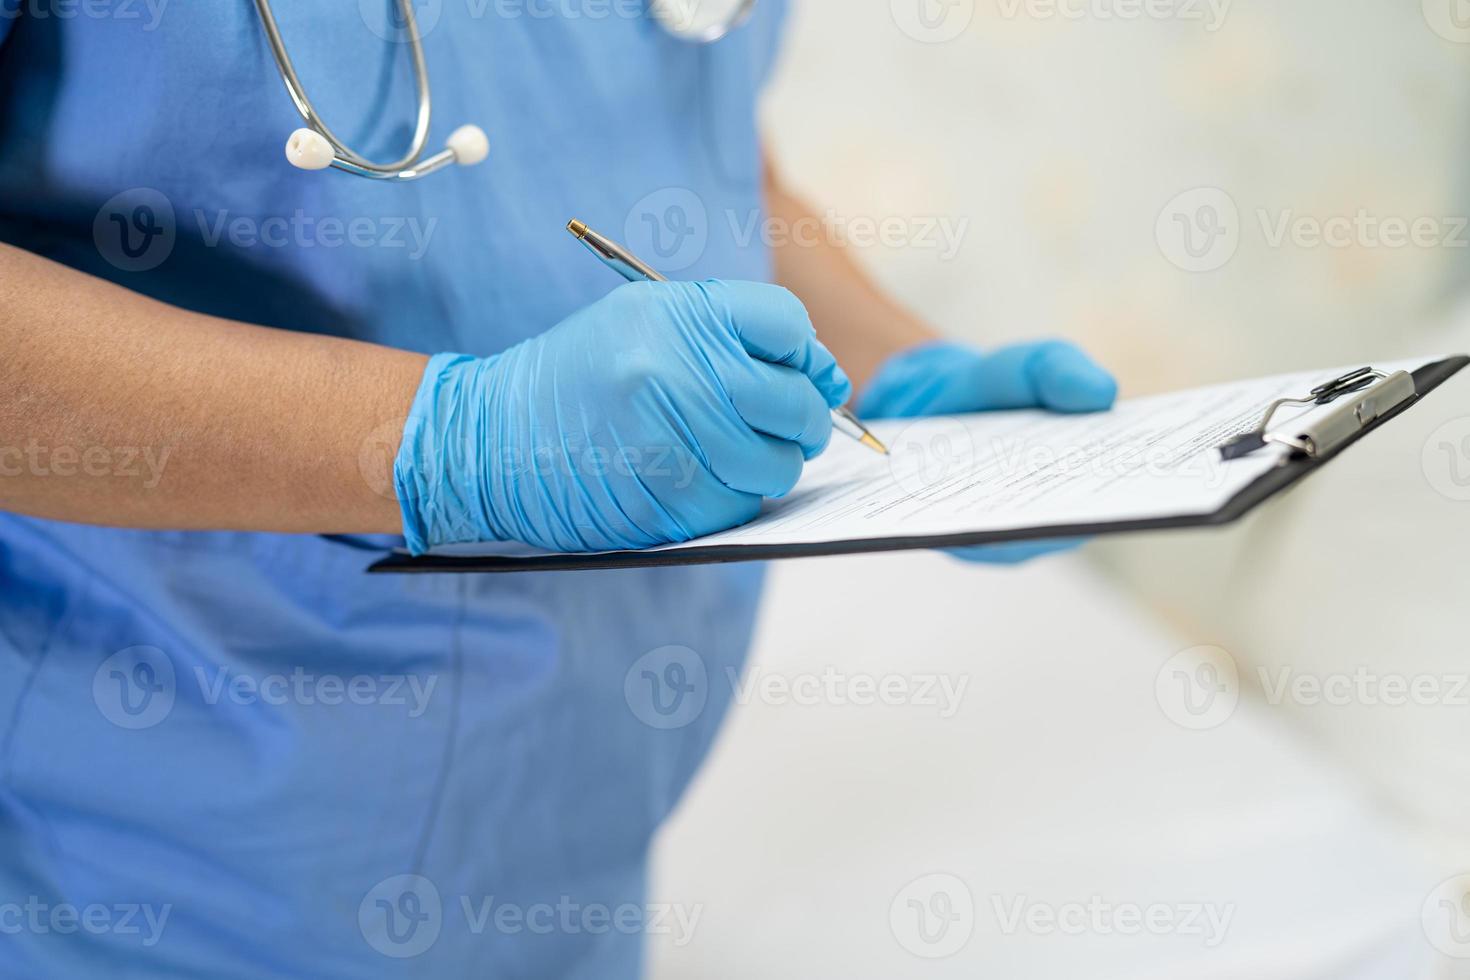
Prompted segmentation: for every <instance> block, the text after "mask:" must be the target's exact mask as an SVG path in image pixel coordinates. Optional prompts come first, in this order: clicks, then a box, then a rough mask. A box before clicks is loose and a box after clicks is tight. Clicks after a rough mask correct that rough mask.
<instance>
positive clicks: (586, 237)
mask: <svg viewBox="0 0 1470 980" xmlns="http://www.w3.org/2000/svg"><path fill="white" fill-rule="evenodd" d="M567 231H569V232H571V233H572V234H573V235H574V236H576V238H577V240H578V241H580V242H581V243H582V244H583V245H585V246H587V250H588V251H589V252H591V253H592V254H593V255H595V256H597V257H598V259H600V260H601V261H602V263H603V265H606V266H607V267H608V268H609V269H612V270H613V271H614V272H616V273H617V274H618V275H620V276H622V277H623V278H624V279H626V280H628V281H629V282H638V281H640V280H647V281H650V282H668V281H669V280H668V277H666V276H664V275H662V274H660V273H659V271H658V270H657V269H654V268H653V267H652V266H650V265H649V264H648V263H646V262H644V261H643V260H642V259H640V258H638V256H636V255H634V254H633V253H632V252H629V251H628V250H627V249H626V248H623V246H621V245H619V244H618V243H617V242H615V241H613V240H612V239H610V238H608V237H606V236H604V235H599V234H598V233H597V232H595V231H593V230H592V229H591V228H588V227H587V225H586V224H585V223H583V222H581V221H575V220H573V221H570V222H568V223H567ZM832 415H833V418H834V421H836V422H837V425H836V426H834V427H835V428H836V429H837V430H838V431H839V432H841V433H843V434H844V435H848V436H851V437H852V438H854V439H856V440H857V441H858V442H860V443H862V444H863V445H864V446H867V447H868V448H869V449H871V450H873V451H874V452H876V453H882V454H883V455H885V456H887V455H888V447H887V446H885V445H883V443H882V442H881V441H879V439H878V437H877V436H875V435H873V433H871V432H869V431H868V427H867V426H865V425H863V423H862V422H861V421H859V420H858V417H857V416H856V415H854V414H852V412H851V411H850V410H848V408H847V407H846V406H843V407H840V408H834V409H832Z"/></svg>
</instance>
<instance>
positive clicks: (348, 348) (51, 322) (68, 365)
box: [0, 245, 424, 533]
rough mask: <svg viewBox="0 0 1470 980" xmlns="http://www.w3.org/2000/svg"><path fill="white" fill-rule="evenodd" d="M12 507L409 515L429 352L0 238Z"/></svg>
mask: <svg viewBox="0 0 1470 980" xmlns="http://www.w3.org/2000/svg"><path fill="white" fill-rule="evenodd" d="M0 351H3V357H0V509H3V510H10V511H15V512H19V513H24V514H31V515H34V516H40V517H48V518H54V519H59V520H67V521H77V522H82V523H91V524H108V525H115V526H124V527H150V528H179V529H204V528H214V529H233V530H248V531H285V532H309V533H373V532H386V533H391V532H395V531H397V530H398V529H399V527H400V523H399V517H398V505H397V503H396V502H395V501H394V499H393V498H392V495H391V493H390V492H389V488H390V487H391V467H392V458H393V453H394V451H395V450H396V447H397V443H398V434H399V432H400V431H401V426H402V421H403V419H404V417H405V416H406V415H407V413H408V408H409V405H410V404H411V402H412V399H413V394H414V391H415V390H416V388H417V384H418V381H419V377H420V375H421V373H422V370H423V364H424V358H423V357H421V356H420V355H416V354H411V353H407V352H404V351H398V350H393V349H390V348H386V347H378V346H374V345H371V344H363V343H357V342H354V341H349V340H342V339H338V338H331V337H320V336H314V335H310V334H302V333H293V332H290V331H285V330H272V329H268V328H264V327H257V326H251V325H248V324H242V323H235V322H231V321H226V320H220V319H216V318H213V317H208V316H202V315H200V314H197V313H191V312H188V311H185V310H180V309H178V308H175V307H171V306H167V305H164V304H162V303H158V302H155V301H153V300H150V299H148V298H146V297H143V296H140V295H138V294H137V293H133V292H130V291H128V290H126V289H123V288H121V287H118V286H115V285H112V284H111V283H107V282H104V281H102V280H99V279H95V278H93V277H91V276H87V275H84V274H82V273H79V272H76V271H75V270H72V269H69V268H66V267H65V266H61V265H58V264H56V263H53V262H49V261H47V260H45V259H41V258H38V257H36V256H34V255H31V254H29V253H26V252H23V251H20V250H18V249H15V248H11V247H9V246H5V245H0Z"/></svg>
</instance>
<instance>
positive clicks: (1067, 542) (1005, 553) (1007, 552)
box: [948, 538, 1086, 565]
mask: <svg viewBox="0 0 1470 980" xmlns="http://www.w3.org/2000/svg"><path fill="white" fill-rule="evenodd" d="M1084 543H1086V542H1085V540H1084V539H1082V538H1057V539H1056V540H1054V541H1016V542H1012V543H1008V544H986V545H979V546H978V547H974V548H950V549H948V551H949V554H951V555H953V556H954V557H955V558H958V559H960V560H961V561H967V562H972V563H975V564H979V565H1020V564H1023V563H1024V562H1028V561H1031V560H1032V559H1033V558H1042V557H1044V556H1046V555H1056V554H1061V553H1063V552H1067V551H1074V550H1076V549H1077V548H1080V547H1082V545H1083V544H1084Z"/></svg>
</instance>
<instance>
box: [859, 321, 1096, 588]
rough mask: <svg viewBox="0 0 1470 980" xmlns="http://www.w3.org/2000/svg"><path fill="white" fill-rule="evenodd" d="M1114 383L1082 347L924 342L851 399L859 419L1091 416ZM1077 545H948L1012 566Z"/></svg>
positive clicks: (897, 358) (1054, 342) (1064, 542)
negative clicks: (1043, 412) (1036, 412)
mask: <svg viewBox="0 0 1470 980" xmlns="http://www.w3.org/2000/svg"><path fill="white" fill-rule="evenodd" d="M1117 394H1118V384H1117V382H1116V381H1114V380H1113V377H1112V375H1110V374H1108V372H1106V371H1104V370H1103V369H1102V368H1100V367H1098V366H1097V365H1096V364H1094V363H1093V362H1092V360H1091V359H1090V358H1089V357H1088V356H1087V355H1086V354H1084V353H1082V351H1081V350H1079V349H1078V348H1077V347H1075V346H1074V345H1072V344H1069V343H1067V342H1065V341H1060V340H1047V341H1042V342H1040V343H1032V344H1017V345H1016V346H1014V347H1002V348H1000V349H998V350H995V351H991V352H989V353H982V352H981V351H978V350H975V349H974V348H972V347H966V346H964V345H962V344H952V343H944V342H934V343H929V344H923V345H921V346H919V347H915V348H913V349H911V350H907V351H904V352H902V353H900V354H896V355H895V356H893V357H891V358H889V360H888V361H887V362H886V363H884V365H883V366H882V367H881V368H879V369H878V374H877V376H876V377H875V378H874V379H873V381H872V383H871V384H869V385H868V387H867V390H866V391H864V392H863V395H862V397H861V398H860V399H859V400H858V405H857V411H858V414H859V415H860V416H862V417H864V418H916V417H919V416H923V415H959V414H962V413H965V412H984V411H991V410H994V409H1002V408H1047V409H1051V410H1052V411H1055V412H1097V411H1101V410H1103V409H1106V408H1111V407H1112V404H1113V399H1114V398H1116V397H1117ZM1079 544H1081V542H1080V541H1076V540H1069V539H1061V540H1056V541H1042V542H1036V543H1017V544H998V545H989V546H986V547H980V548H955V549H951V553H952V554H954V555H956V556H958V557H960V558H964V559H965V560H967V561H981V562H990V563H995V564H1005V565H1012V564H1018V563H1020V562H1023V561H1027V560H1029V559H1031V558H1036V557H1038V556H1040V555H1048V554H1053V553H1055V552H1058V551H1069V550H1071V549H1072V548H1075V547H1077V546H1078V545H1079Z"/></svg>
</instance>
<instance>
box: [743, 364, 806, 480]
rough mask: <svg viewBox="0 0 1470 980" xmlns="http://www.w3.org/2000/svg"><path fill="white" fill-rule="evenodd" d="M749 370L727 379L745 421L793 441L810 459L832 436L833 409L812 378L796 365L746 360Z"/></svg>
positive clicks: (770, 434)
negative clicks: (786, 365) (785, 365)
mask: <svg viewBox="0 0 1470 980" xmlns="http://www.w3.org/2000/svg"><path fill="white" fill-rule="evenodd" d="M747 365H748V367H749V370H746V371H742V372H741V376H740V377H737V378H732V379H729V380H727V381H725V392H726V394H728V395H729V396H730V402H731V404H733V405H734V406H735V411H737V412H739V413H740V417H741V418H742V419H744V420H745V424H746V425H748V426H750V427H751V428H752V429H754V430H755V431H757V432H763V433H765V434H766V435H768V436H774V437H775V438H777V439H785V440H787V441H788V442H794V443H796V444H797V445H798V446H800V447H801V454H802V456H803V457H804V458H806V459H811V458H812V457H813V456H816V455H817V454H818V453H820V452H821V451H822V450H824V449H826V448H827V443H828V442H829V441H830V440H831V438H832V409H831V408H830V407H829V406H828V404H827V400H826V399H825V398H823V397H822V395H821V393H820V392H818V391H817V389H816V386H815V385H813V384H812V382H811V379H810V378H808V377H807V376H806V375H804V374H802V373H801V372H800V371H798V370H796V369H795V368H789V367H783V366H781V365H778V364H768V363H767V362H765V361H749V362H747Z"/></svg>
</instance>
